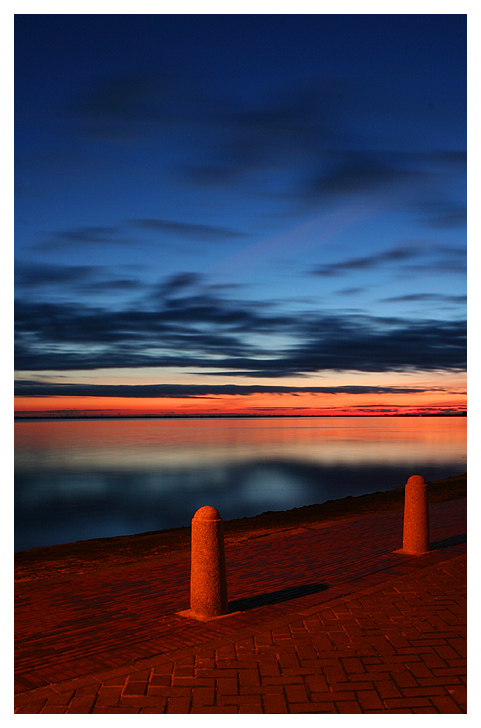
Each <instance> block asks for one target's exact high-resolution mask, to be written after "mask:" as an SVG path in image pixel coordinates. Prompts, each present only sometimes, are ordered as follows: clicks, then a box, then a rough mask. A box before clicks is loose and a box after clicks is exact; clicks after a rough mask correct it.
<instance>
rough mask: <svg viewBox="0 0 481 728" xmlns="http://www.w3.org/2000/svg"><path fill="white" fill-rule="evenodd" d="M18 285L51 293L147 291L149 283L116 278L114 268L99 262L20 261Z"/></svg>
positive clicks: (20, 288) (27, 291)
mask: <svg viewBox="0 0 481 728" xmlns="http://www.w3.org/2000/svg"><path fill="white" fill-rule="evenodd" d="M15 287H16V289H17V291H18V292H20V291H21V292H22V293H23V294H29V293H31V292H33V291H35V292H36V294H37V295H39V294H40V293H41V294H42V295H44V294H45V291H46V292H47V294H48V295H49V296H52V295H55V294H60V295H62V296H63V297H65V296H69V297H71V294H72V291H73V290H75V293H76V294H91V293H94V294H98V293H103V292H105V293H108V292H118V293H122V292H124V293H125V292H144V293H145V285H144V284H142V283H140V281H138V280H136V279H133V278H126V277H123V278H116V277H115V276H114V274H113V272H112V270H111V269H110V268H108V267H107V266H97V265H60V264H54V263H38V262H37V263H25V262H23V263H17V265H16V266H15Z"/></svg>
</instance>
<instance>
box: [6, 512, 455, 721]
mask: <svg viewBox="0 0 481 728" xmlns="http://www.w3.org/2000/svg"><path fill="white" fill-rule="evenodd" d="M465 533H466V501H465V499H460V500H456V501H452V502H448V503H440V504H435V505H433V506H431V509H430V534H431V545H432V547H433V548H434V550H432V551H431V552H430V553H429V554H427V555H425V556H422V557H407V556H404V555H402V554H399V553H395V551H396V549H399V548H400V544H401V543H402V513H399V512H398V513H392V514H388V515H382V516H368V517H364V518H360V519H358V520H355V521H352V520H351V521H344V522H342V521H341V522H335V523H331V524H328V525H326V524H319V525H317V526H316V525H315V524H311V525H310V526H309V527H306V528H302V529H295V530H292V531H283V532H281V533H277V534H271V535H270V536H269V537H265V538H257V539H251V540H250V541H246V542H244V543H243V544H242V545H237V546H230V547H229V548H227V549H226V559H227V580H228V589H229V601H230V609H231V611H232V612H233V613H232V614H229V615H228V616H226V617H223V618H221V619H219V620H216V621H213V622H209V623H200V622H196V621H194V620H191V619H188V618H186V617H185V616H180V615H179V614H177V612H178V611H181V610H186V609H188V606H189V603H188V600H189V560H188V559H185V558H183V559H179V560H178V561H176V562H170V563H161V562H159V563H158V564H157V565H156V566H155V567H153V566H152V564H151V563H149V564H136V565H134V566H132V567H130V568H124V569H118V570H111V571H110V572H106V573H105V572H104V573H101V572H97V573H94V574H92V573H90V574H88V575H85V574H84V575H78V576H76V577H65V578H63V579H60V578H56V579H52V580H50V581H42V582H21V583H18V584H17V585H16V612H15V615H16V616H15V627H16V644H15V688H16V697H15V712H16V713H211V714H214V713H299V714H300V713H388V712H389V713H406V712H407V713H465V712H466V540H465Z"/></svg>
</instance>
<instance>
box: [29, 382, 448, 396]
mask: <svg viewBox="0 0 481 728" xmlns="http://www.w3.org/2000/svg"><path fill="white" fill-rule="evenodd" d="M420 391H424V390H420V389H419V388H406V387H381V386H380V387H372V386H340V387H309V386H306V387H288V386H287V387H286V386H280V385H279V386H276V385H272V386H270V385H258V384H253V385H247V384H244V385H239V384H217V385H210V384H133V385H126V384H110V385H108V384H59V383H52V382H38V381H35V380H24V379H19V380H17V381H16V382H15V395H23V396H46V395H49V396H66V397H74V396H83V397H151V398H157V397H159V398H163V397H181V398H184V397H185V398H191V397H206V396H209V395H214V396H216V395H238V396H247V395H250V394H306V393H312V394H414V393H419V392H420ZM429 391H432V390H431V389H430V390H429ZM436 391H445V390H444V389H441V388H436Z"/></svg>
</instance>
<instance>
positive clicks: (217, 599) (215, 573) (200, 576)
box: [190, 506, 228, 620]
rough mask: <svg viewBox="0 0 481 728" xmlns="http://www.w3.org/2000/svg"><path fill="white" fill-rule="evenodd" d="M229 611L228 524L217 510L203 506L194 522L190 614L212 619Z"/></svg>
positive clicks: (203, 618) (201, 618) (197, 617)
mask: <svg viewBox="0 0 481 728" xmlns="http://www.w3.org/2000/svg"><path fill="white" fill-rule="evenodd" d="M227 609H228V602H227V581H226V574H225V552H224V522H223V521H222V518H221V517H220V515H219V512H218V510H217V509H216V508H213V507H212V506H203V507H202V508H199V510H198V511H197V512H196V513H195V514H194V517H193V519H192V536H191V571H190V611H191V615H192V616H193V617H195V618H196V619H200V620H209V619H214V618H215V617H220V616H221V615H222V614H227Z"/></svg>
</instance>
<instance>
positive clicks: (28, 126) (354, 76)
mask: <svg viewBox="0 0 481 728" xmlns="http://www.w3.org/2000/svg"><path fill="white" fill-rule="evenodd" d="M15 298H16V305H15V309H16V311H15V313H16V351H15V367H16V370H17V385H16V393H17V394H18V395H19V396H21V395H34V396H36V397H41V396H42V395H45V396H53V395H57V396H58V395H59V393H60V392H64V393H65V394H66V395H69V396H73V395H76V394H84V395H95V394H98V395H102V396H107V395H108V394H109V393H111V394H112V395H120V394H122V396H123V394H125V389H124V390H122V389H121V388H122V387H125V385H126V384H128V385H131V386H132V387H142V386H144V387H145V386H147V385H148V386H149V387H157V389H151V390H146V389H144V390H142V389H137V393H139V394H141V393H142V392H143V393H144V395H145V396H149V397H157V396H158V397H161V398H162V397H163V398H165V397H168V396H169V393H171V392H172V389H170V390H169V387H170V388H172V387H173V386H175V387H177V389H176V390H175V391H176V393H177V395H178V396H179V397H182V396H185V397H192V396H195V397H198V398H199V397H200V398H201V397H202V394H205V393H206V392H207V393H209V394H214V395H215V394H216V393H217V394H220V393H222V392H225V391H227V390H225V387H227V386H230V387H231V386H232V385H236V386H237V387H238V390H237V391H238V392H239V393H240V394H241V395H242V392H244V393H246V394H251V393H252V387H254V388H255V387H257V390H256V391H258V392H259V393H262V394H265V393H266V392H271V393H272V394H275V393H276V392H283V391H284V389H283V388H286V387H287V388H288V389H290V390H292V391H297V393H298V394H299V393H300V394H302V393H305V392H315V391H316V388H317V389H319V388H321V390H322V388H326V389H333V388H336V387H338V388H339V387H340V388H341V389H339V390H338V391H339V392H340V393H342V392H343V391H345V390H342V388H343V387H344V388H345V387H360V389H359V390H356V391H358V393H359V394H368V395H370V394H372V393H373V388H376V387H378V390H379V391H378V394H380V395H383V396H384V395H386V391H387V390H389V394H390V396H391V397H392V396H395V395H396V394H403V395H405V394H409V392H407V391H406V392H405V391H404V390H406V389H409V388H412V389H413V392H412V393H413V398H414V399H413V401H414V400H415V399H416V397H417V395H418V394H421V393H426V392H428V391H431V392H434V391H437V392H439V397H441V395H442V397H445V399H444V400H443V401H445V406H446V408H449V407H451V406H452V405H453V402H454V400H453V396H455V399H456V406H458V405H459V402H460V400H459V397H461V396H462V392H463V388H464V387H465V383H464V379H463V377H464V368H465V361H466V352H465V319H466V16H465V15H356V16H352V15H337V16H332V15H324V14H320V15H231V16H228V15H179V16H173V15H78V14H72V15H48V14H47V15H17V16H16V19H15ZM406 382H409V384H408V385H407V384H406ZM199 387H201V389H199ZM202 387H204V389H202ZM222 387H224V390H222V389H221V388H222ZM247 387H248V388H250V389H247ZM99 388H101V389H99ZM216 388H217V389H216ZM242 388H245V389H242ZM363 388H364V389H363ZM361 390H362V391H361ZM129 391H131V392H132V393H133V392H134V389H131V390H129ZM146 393H147V394H146ZM442 397H441V399H442ZM441 399H439V401H440V402H441ZM394 401H400V400H396V399H394V400H392V402H394ZM416 401H417V400H416ZM363 402H364V403H365V406H367V404H366V401H365V400H363ZM373 402H374V400H373ZM383 403H384V400H383V402H381V400H379V406H381V404H383ZM199 406H201V404H200V405H199Z"/></svg>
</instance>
